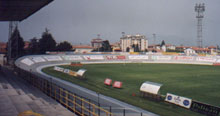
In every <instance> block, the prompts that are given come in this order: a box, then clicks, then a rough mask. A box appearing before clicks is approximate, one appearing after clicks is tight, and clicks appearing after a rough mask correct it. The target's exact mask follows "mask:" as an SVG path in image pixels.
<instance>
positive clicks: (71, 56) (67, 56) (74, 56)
mask: <svg viewBox="0 0 220 116" xmlns="http://www.w3.org/2000/svg"><path fill="white" fill-rule="evenodd" d="M62 57H63V58H64V59H65V60H83V59H82V58H81V56H77V55H66V56H62Z"/></svg>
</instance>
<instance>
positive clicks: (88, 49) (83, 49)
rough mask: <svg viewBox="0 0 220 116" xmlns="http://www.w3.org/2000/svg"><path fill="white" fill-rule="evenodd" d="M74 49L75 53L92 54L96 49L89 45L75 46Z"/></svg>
mask: <svg viewBox="0 0 220 116" xmlns="http://www.w3.org/2000/svg"><path fill="white" fill-rule="evenodd" d="M72 49H73V50H74V52H75V53H83V54H85V53H90V52H92V50H93V49H94V48H93V47H92V46H89V45H73V46H72Z"/></svg>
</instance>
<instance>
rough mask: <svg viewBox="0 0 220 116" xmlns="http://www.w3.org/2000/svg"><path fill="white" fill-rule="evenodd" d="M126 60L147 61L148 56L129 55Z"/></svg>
mask: <svg viewBox="0 0 220 116" xmlns="http://www.w3.org/2000/svg"><path fill="white" fill-rule="evenodd" d="M128 58H129V59H130V60H147V59H148V56H147V55H129V56H128Z"/></svg>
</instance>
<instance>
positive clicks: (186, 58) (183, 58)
mask: <svg viewBox="0 0 220 116" xmlns="http://www.w3.org/2000/svg"><path fill="white" fill-rule="evenodd" d="M173 59H174V60H189V61H192V60H193V57H192V56H174V57H173Z"/></svg>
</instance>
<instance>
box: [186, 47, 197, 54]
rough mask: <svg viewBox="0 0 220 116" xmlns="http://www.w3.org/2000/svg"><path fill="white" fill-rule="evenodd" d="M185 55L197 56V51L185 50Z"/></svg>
mask: <svg viewBox="0 0 220 116" xmlns="http://www.w3.org/2000/svg"><path fill="white" fill-rule="evenodd" d="M184 53H185V54H186V55H195V54H196V51H195V50H193V49H191V48H187V49H185V50H184Z"/></svg>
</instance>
